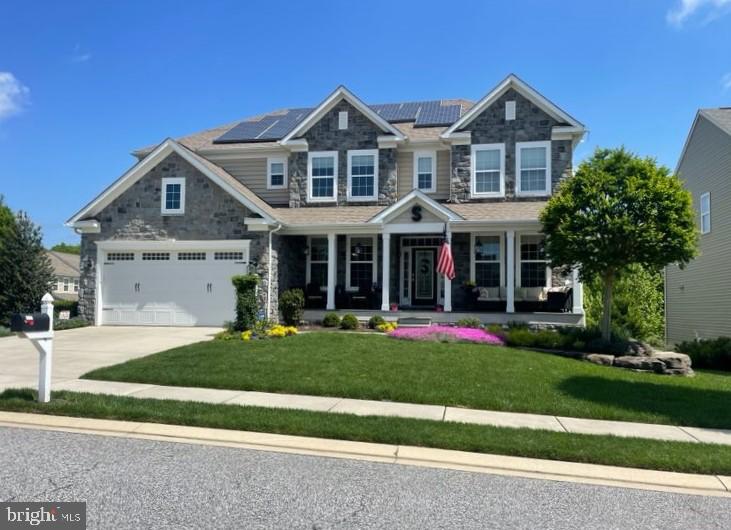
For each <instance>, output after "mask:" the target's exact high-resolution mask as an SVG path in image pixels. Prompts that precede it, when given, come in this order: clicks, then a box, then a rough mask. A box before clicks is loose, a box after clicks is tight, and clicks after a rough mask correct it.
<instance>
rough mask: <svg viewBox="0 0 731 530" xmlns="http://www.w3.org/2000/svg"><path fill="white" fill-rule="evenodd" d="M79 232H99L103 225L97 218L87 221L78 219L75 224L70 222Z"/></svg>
mask: <svg viewBox="0 0 731 530" xmlns="http://www.w3.org/2000/svg"><path fill="white" fill-rule="evenodd" d="M67 226H71V227H72V228H73V229H74V230H76V232H77V233H79V234H98V233H99V232H101V225H100V224H99V221H97V220H96V219H88V220H85V221H76V222H75V223H73V224H68V223H67Z"/></svg>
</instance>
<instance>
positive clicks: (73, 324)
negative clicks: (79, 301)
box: [53, 317, 90, 331]
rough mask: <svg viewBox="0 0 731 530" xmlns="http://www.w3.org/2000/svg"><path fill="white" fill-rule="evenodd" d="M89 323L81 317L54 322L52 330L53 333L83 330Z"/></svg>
mask: <svg viewBox="0 0 731 530" xmlns="http://www.w3.org/2000/svg"><path fill="white" fill-rule="evenodd" d="M89 325H90V323H89V321H87V320H86V319H84V318H82V317H74V318H69V319H68V320H54V321H53V329H54V330H55V331H62V330H64V329H75V328H84V327H86V326H89Z"/></svg>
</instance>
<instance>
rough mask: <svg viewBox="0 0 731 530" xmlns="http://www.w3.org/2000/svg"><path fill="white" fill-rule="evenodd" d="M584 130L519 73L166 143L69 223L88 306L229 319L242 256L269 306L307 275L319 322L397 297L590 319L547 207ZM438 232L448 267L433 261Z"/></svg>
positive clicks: (265, 118)
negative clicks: (449, 94) (467, 92)
mask: <svg viewBox="0 0 731 530" xmlns="http://www.w3.org/2000/svg"><path fill="white" fill-rule="evenodd" d="M584 132H585V129H584V126H583V125H582V124H581V123H580V122H578V121H577V120H575V119H574V118H572V117H571V116H570V115H569V114H567V113H566V112H565V111H563V110H561V109H560V108H559V107H557V106H556V105H555V104H553V103H552V102H550V101H548V100H547V99H546V98H545V97H543V96H542V95H540V94H539V93H538V92H537V91H535V90H534V89H533V88H531V87H530V86H528V85H527V84H526V83H524V82H523V81H521V80H520V79H518V78H517V77H515V76H513V75H510V76H508V77H507V78H506V79H505V80H503V81H502V82H501V83H500V84H499V85H498V86H497V87H495V88H494V89H493V90H491V91H490V92H489V93H488V94H487V95H486V96H485V97H483V98H482V99H481V100H480V101H478V102H476V103H473V102H470V101H466V100H459V99H457V100H441V101H420V102H405V103H393V104H382V105H367V104H365V103H363V102H362V101H361V100H360V99H359V98H358V97H356V96H355V95H354V94H353V93H351V92H350V91H349V90H347V89H346V88H344V87H339V88H338V89H336V90H335V91H334V92H333V93H332V94H330V95H329V96H328V97H327V98H325V100H323V101H322V102H321V103H319V104H318V105H317V106H315V107H313V108H296V109H286V110H280V111H276V112H271V113H268V114H262V115H259V116H257V117H254V118H250V119H247V120H244V121H240V122H234V123H230V124H228V125H224V126H221V127H217V128H215V129H210V130H207V131H203V132H201V133H198V134H193V135H190V136H186V137H183V138H180V139H178V140H172V139H167V140H165V141H163V142H162V143H160V144H159V145H157V146H153V147H148V148H144V149H141V150H138V151H136V152H135V153H134V154H135V156H137V157H138V159H139V162H138V163H137V164H136V165H135V166H133V167H132V168H131V169H130V170H129V171H128V172H127V173H125V174H124V175H122V177H120V178H119V179H118V180H117V181H115V182H114V183H112V184H111V185H110V186H109V187H108V188H107V189H106V190H104V191H103V192H102V193H101V194H100V195H99V196H98V197H97V198H95V199H94V200H93V201H92V202H91V203H89V204H88V205H87V206H85V207H84V208H82V209H81V210H80V211H79V212H78V213H76V214H75V215H74V216H73V217H72V218H71V219H70V220H69V221H68V223H67V224H68V225H69V226H71V227H73V228H74V229H75V230H76V231H77V232H78V233H80V234H81V235H82V239H81V256H82V257H81V260H82V261H81V263H82V267H81V268H82V281H81V299H80V311H81V313H82V315H84V316H85V317H87V318H89V319H93V320H94V321H95V322H96V323H97V324H136V325H141V324H149V325H205V324H210V325H220V324H221V323H223V322H224V321H225V320H231V319H232V318H233V311H234V294H233V288H232V286H231V281H230V277H231V276H232V275H234V274H239V273H242V272H245V271H246V270H249V269H250V270H254V271H256V272H258V273H259V274H260V275H261V277H262V280H263V281H262V284H261V287H260V289H259V293H258V296H259V300H260V303H261V311H262V316H263V315H268V316H270V317H271V318H276V317H277V315H278V310H277V307H278V305H277V299H278V294H279V293H281V292H282V291H283V290H285V289H289V288H295V287H297V288H302V289H303V290H305V291H306V298H307V304H308V308H309V309H308V313H307V314H306V315H307V318H312V319H316V318H318V317H319V316H321V315H322V313H323V312H324V311H325V310H326V309H327V310H333V309H348V310H350V309H356V310H360V311H363V312H364V314H370V313H376V312H380V311H388V310H390V309H392V308H393V309H396V307H398V308H399V310H401V309H408V310H411V311H412V312H410V313H408V314H412V315H423V314H427V315H431V316H432V317H433V318H434V319H435V320H450V319H456V318H458V317H459V315H457V312H463V314H464V312H470V313H475V314H479V315H480V316H481V318H483V320H485V321H499V322H507V321H512V320H524V321H533V322H551V323H558V324H580V323H582V322H583V308H582V290H581V284H580V283H579V282H578V276H577V275H576V274H575V273H574V272H572V271H565V270H560V269H555V270H554V269H551V268H550V267H549V266H548V263H547V260H546V256H545V253H544V249H543V236H542V235H541V234H540V230H541V224H540V222H539V221H538V216H539V213H540V211H541V209H542V208H543V207H544V205H545V204H546V200H547V199H548V198H549V197H550V195H551V194H552V193H553V191H554V190H555V189H556V187H557V186H558V184H559V182H560V181H561V179H563V178H565V177H567V176H569V175H571V172H572V154H573V150H574V147H575V146H576V144H577V143H578V142H579V141H580V139H581V138H582V136H583V135H584ZM444 238H446V239H447V240H451V243H452V251H453V255H454V261H455V265H456V273H457V276H456V278H455V279H454V280H452V281H450V280H447V279H444V278H443V277H442V276H440V275H438V274H437V273H436V271H435V268H436V263H435V261H436V256H437V248H438V246H439V245H440V244H441V243H442V241H443V239H444ZM469 282H472V283H469ZM473 286H474V288H473ZM414 311H418V312H414ZM398 314H399V315H402V314H403V313H398ZM463 314H462V316H463Z"/></svg>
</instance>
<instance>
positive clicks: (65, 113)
mask: <svg viewBox="0 0 731 530" xmlns="http://www.w3.org/2000/svg"><path fill="white" fill-rule="evenodd" d="M2 14H3V15H2V17H1V18H0V194H3V195H5V199H6V201H7V202H8V203H9V205H10V206H11V207H12V208H13V209H23V210H26V211H28V212H29V213H30V215H31V217H32V218H33V219H34V220H35V221H36V222H38V223H40V224H41V225H42V227H43V231H44V234H45V241H46V243H47V244H48V245H52V244H54V243H56V242H59V241H76V240H77V239H78V238H77V237H76V236H75V235H74V234H73V233H72V232H71V230H70V229H68V228H65V227H63V222H64V221H65V220H66V219H67V218H68V217H69V216H70V215H71V214H73V213H74V212H75V211H76V210H78V209H79V208H80V207H81V206H83V205H84V204H85V203H86V202H88V201H89V200H90V199H91V198H93V197H94V196H95V195H96V194H97V193H98V192H99V191H101V190H102V189H103V188H104V187H105V186H107V185H108V184H109V183H110V182H111V181H112V180H114V179H116V178H117V177H118V176H119V175H120V174H122V173H123V172H124V171H125V170H126V169H127V168H128V167H129V166H130V165H131V164H132V163H133V159H132V157H131V156H130V155H129V152H130V151H131V150H133V149H134V148H137V147H141V146H145V145H147V144H151V143H157V142H159V141H161V140H162V139H164V138H165V137H167V136H172V137H176V136H180V135H184V134H187V133H191V132H195V131H197V130H201V129H205V128H209V127H212V126H215V125H219V124H222V123H227V122H229V121H233V120H236V119H238V118H243V117H246V116H249V115H253V114H257V113H260V112H263V111H268V110H272V109H276V108H280V107H287V106H300V107H301V106H309V105H315V104H317V103H318V102H319V101H321V100H322V99H323V98H324V97H325V96H326V95H327V94H328V93H329V92H330V91H332V90H333V89H334V88H335V87H336V86H337V85H339V84H341V83H342V84H345V85H346V86H347V87H348V88H350V89H351V90H353V91H354V92H355V93H356V94H357V95H358V96H360V97H361V98H362V99H363V100H365V101H366V102H370V103H379V102H389V101H399V100H409V99H439V98H456V97H464V98H470V99H478V98H480V97H481V96H483V95H484V94H485V93H486V92H487V91H488V90H489V89H490V88H492V87H493V86H494V85H495V84H496V83H498V82H499V81H500V80H501V79H503V78H504V77H505V76H506V75H507V74H509V73H511V72H513V73H516V74H517V75H519V76H520V77H522V78H523V79H524V80H526V81H527V82H528V83H530V84H531V85H533V86H534V87H535V88H537V89H538V90H539V91H540V92H542V93H543V94H544V95H545V96H547V97H548V98H550V99H552V100H553V101H554V102H556V103H557V104H558V105H559V106H561V107H562V108H564V109H565V110H566V111H568V112H569V113H570V114H572V115H573V116H575V117H576V118H577V119H579V120H580V121H582V122H583V123H585V124H586V125H587V127H588V128H589V129H590V133H589V135H588V137H587V139H586V140H585V142H584V143H583V144H582V145H581V146H579V148H578V150H577V153H576V160H577V162H578V161H579V160H581V158H583V157H585V156H586V155H587V154H589V153H591V152H592V151H593V150H594V148H595V147H596V146H617V145H621V144H624V145H625V146H627V147H629V148H630V149H632V150H634V151H636V152H638V153H640V154H643V155H651V156H654V157H657V159H658V160H659V161H660V162H661V163H663V164H666V165H669V166H670V167H674V166H675V163H676V161H677V157H678V154H679V151H680V149H681V147H682V144H683V141H684V139H685V136H686V134H687V131H688V128H689V127H690V124H691V121H692V119H693V116H694V113H695V111H696V109H697V108H699V107H713V106H729V105H731V37H730V35H731V0H644V1H629V0H627V1H625V0H612V1H611V2H598V1H597V2H588V1H566V0H563V1H560V2H559V1H555V2H547V1H540V0H535V1H525V2H524V1H517V0H513V1H510V2H501V3H498V2H488V1H482V2H470V1H464V0H462V1H459V2H455V1H441V2H432V1H424V0H422V1H419V2H409V1H403V0H401V1H398V2H397V1H394V0H390V1H384V2H370V1H366V0H363V1H359V2H345V1H343V2H314V1H307V2H301V1H300V2H292V3H291V4H288V3H282V2H277V1H273V0H269V1H267V2H242V1H240V0H239V1H231V2H213V1H211V2H162V1H155V2H151V1H146V2H133V1H125V2H107V1H102V0H96V1H93V2H92V1H90V2H74V1H72V0H69V1H67V2H56V1H53V2H43V1H37V2H7V3H5V4H4V7H3V8H2Z"/></svg>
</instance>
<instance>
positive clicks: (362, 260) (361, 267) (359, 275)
mask: <svg viewBox="0 0 731 530" xmlns="http://www.w3.org/2000/svg"><path fill="white" fill-rule="evenodd" d="M347 239H348V243H347V246H346V248H347V249H348V253H347V264H346V268H345V276H346V278H345V283H346V285H347V286H348V290H351V291H357V290H358V289H360V288H361V287H363V288H365V289H368V288H370V287H372V286H373V284H374V283H376V282H377V281H378V276H377V274H378V273H377V269H376V253H377V252H378V247H377V244H376V236H348V237H347Z"/></svg>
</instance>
